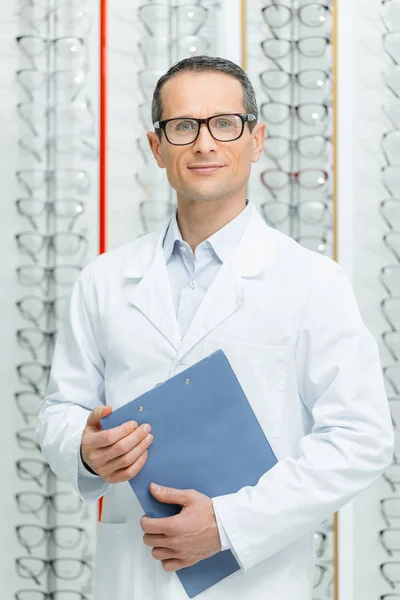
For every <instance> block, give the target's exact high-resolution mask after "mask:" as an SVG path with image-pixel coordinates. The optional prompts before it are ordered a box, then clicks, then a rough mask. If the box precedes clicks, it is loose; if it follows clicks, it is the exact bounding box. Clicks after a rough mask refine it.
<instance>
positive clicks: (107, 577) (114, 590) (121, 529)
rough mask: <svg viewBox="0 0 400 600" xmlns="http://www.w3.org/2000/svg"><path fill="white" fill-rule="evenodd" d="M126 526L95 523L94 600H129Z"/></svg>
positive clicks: (129, 558)
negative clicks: (114, 599)
mask: <svg viewBox="0 0 400 600" xmlns="http://www.w3.org/2000/svg"><path fill="white" fill-rule="evenodd" d="M128 531H129V529H128V524H127V523H102V522H100V523H98V524H97V534H96V560H95V596H94V597H95V598H96V600H110V598H118V600H132V593H131V570H132V569H131V547H130V543H129V534H128Z"/></svg>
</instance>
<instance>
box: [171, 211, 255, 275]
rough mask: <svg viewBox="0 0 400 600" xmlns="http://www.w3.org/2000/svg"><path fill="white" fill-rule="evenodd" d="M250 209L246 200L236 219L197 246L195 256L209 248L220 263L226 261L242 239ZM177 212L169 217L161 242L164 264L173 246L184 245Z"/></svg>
mask: <svg viewBox="0 0 400 600" xmlns="http://www.w3.org/2000/svg"><path fill="white" fill-rule="evenodd" d="M252 209H253V205H252V204H251V203H250V202H249V201H248V200H246V206H245V208H244V209H243V210H242V212H241V213H239V214H238V215H237V217H235V218H234V219H232V221H230V222H229V223H227V224H226V225H224V227H222V228H221V229H219V230H218V231H216V232H215V233H214V234H213V235H211V236H210V237H209V238H207V239H206V240H204V241H203V242H201V244H199V245H198V246H197V248H196V255H198V254H199V253H200V252H203V251H205V252H206V251H207V248H211V249H212V250H213V251H214V252H215V254H216V255H217V256H218V258H219V259H220V261H221V262H224V261H226V260H227V259H228V258H229V257H230V255H231V254H232V252H233V250H234V249H235V248H236V246H237V244H238V242H239V240H240V238H241V237H242V235H243V233H244V230H245V228H246V225H247V222H248V219H249V217H250V213H251V211H252ZM177 211H178V209H175V211H174V213H173V215H172V216H171V220H170V222H169V226H168V228H167V231H166V234H165V237H164V241H163V249H164V256H165V262H166V263H168V261H169V259H170V258H171V255H172V253H173V252H174V248H175V246H176V245H178V246H179V245H181V244H184V243H185V242H184V241H183V239H182V235H181V232H180V230H179V226H178V221H177Z"/></svg>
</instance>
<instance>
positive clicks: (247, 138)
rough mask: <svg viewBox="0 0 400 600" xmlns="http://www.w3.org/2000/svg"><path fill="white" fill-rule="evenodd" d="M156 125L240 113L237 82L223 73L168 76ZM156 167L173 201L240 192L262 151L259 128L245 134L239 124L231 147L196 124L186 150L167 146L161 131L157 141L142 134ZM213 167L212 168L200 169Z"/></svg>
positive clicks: (262, 128)
mask: <svg viewBox="0 0 400 600" xmlns="http://www.w3.org/2000/svg"><path fill="white" fill-rule="evenodd" d="M162 100H163V114H162V120H165V119H173V118H176V117H195V118H199V119H201V118H206V117H211V116H213V115H217V114H232V113H244V112H246V111H245V109H244V106H243V91H242V86H241V84H240V82H239V81H238V80H237V79H235V78H233V77H231V76H230V75H226V74H224V73H213V72H203V73H202V72H200V73H196V72H194V73H193V72H184V73H181V74H179V75H176V76H174V77H172V78H171V79H170V80H169V81H167V82H166V83H165V84H164V86H163V88H162ZM147 136H148V140H149V143H150V146H151V148H152V151H153V154H154V156H155V158H156V160H157V164H158V166H159V167H161V168H165V169H166V171H167V176H168V180H169V182H170V184H171V186H172V187H173V188H174V189H175V190H176V191H177V193H178V196H181V197H184V198H186V199H188V200H201V199H212V198H220V197H223V196H230V195H232V194H235V193H236V192H237V191H239V190H243V189H245V186H246V183H247V180H248V178H249V175H250V170H251V164H252V162H257V161H258V159H259V156H260V153H261V150H262V145H263V142H264V136H265V125H264V124H261V123H259V124H257V125H256V126H255V127H254V129H253V132H252V133H250V129H249V126H248V125H247V124H245V127H244V131H243V134H242V136H241V137H240V138H239V139H237V140H235V141H232V142H219V141H216V140H215V139H214V138H213V137H212V136H211V134H210V132H209V131H208V128H207V126H206V125H202V126H201V128H200V133H199V136H198V138H197V140H196V141H195V142H193V143H192V144H189V145H187V146H174V145H172V144H170V143H169V142H168V141H167V140H166V138H165V134H164V132H163V133H162V136H161V140H160V139H159V138H158V136H157V135H156V134H155V133H154V132H149V133H148V134H147ZM210 165H214V166H215V165H216V166H217V167H218V168H214V169H209V170H207V169H204V168H203V169H202V170H200V169H199V167H200V166H202V167H207V166H210Z"/></svg>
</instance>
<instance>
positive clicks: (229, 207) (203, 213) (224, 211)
mask: <svg viewBox="0 0 400 600" xmlns="http://www.w3.org/2000/svg"><path fill="white" fill-rule="evenodd" d="M245 207H246V198H245V196H244V195H243V196H241V197H238V198H235V199H233V198H213V199H211V200H195V201H193V200H192V201H188V200H186V199H184V198H180V197H179V195H178V214H177V220H178V227H179V230H180V232H181V236H182V239H183V240H184V241H185V242H186V243H187V244H188V245H189V246H190V247H191V249H192V252H193V253H194V252H195V250H196V248H197V246H198V245H199V244H201V242H204V240H206V239H208V238H209V237H210V236H211V235H213V234H214V233H216V232H217V231H219V230H220V229H222V227H224V226H225V225H227V224H228V223H229V222H230V221H232V220H233V219H234V218H235V217H237V216H238V215H239V214H240V213H241V212H242V211H243V210H244V209H245Z"/></svg>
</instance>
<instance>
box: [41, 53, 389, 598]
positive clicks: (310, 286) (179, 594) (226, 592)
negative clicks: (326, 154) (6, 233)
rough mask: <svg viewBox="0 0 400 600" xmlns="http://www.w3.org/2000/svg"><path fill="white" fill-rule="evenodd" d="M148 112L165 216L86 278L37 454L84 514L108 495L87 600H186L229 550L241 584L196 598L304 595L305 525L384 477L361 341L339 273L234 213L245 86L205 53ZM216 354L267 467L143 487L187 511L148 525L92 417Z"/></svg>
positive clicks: (232, 582) (371, 376)
mask: <svg viewBox="0 0 400 600" xmlns="http://www.w3.org/2000/svg"><path fill="white" fill-rule="evenodd" d="M152 110H153V114H152V116H153V122H154V124H155V132H149V133H148V140H149V143H150V146H151V149H152V152H153V154H154V157H155V160H156V161H157V164H158V166H159V167H160V168H165V169H166V172H167V176H168V179H169V182H170V184H171V186H172V187H173V188H174V189H175V190H176V192H177V213H176V214H174V215H173V217H172V219H171V220H170V222H168V223H166V224H165V226H163V228H162V230H161V231H157V232H155V233H150V234H147V235H145V236H142V237H140V238H138V239H137V240H135V241H133V242H132V243H130V244H127V245H125V246H123V247H121V248H118V249H116V250H113V251H111V252H109V253H106V254H104V255H102V256H100V257H98V258H97V259H96V260H94V261H93V262H92V263H90V264H89V265H88V266H87V267H85V269H83V271H82V273H81V275H80V277H79V278H78V281H77V282H76V284H75V286H74V289H73V292H72V296H71V302H70V306H69V310H68V311H67V314H66V316H65V320H64V322H63V325H62V327H61V329H60V333H59V339H58V342H57V346H56V349H55V354H54V360H53V365H52V370H51V376H50V382H49V388H48V395H47V397H46V399H45V402H44V405H43V407H42V409H41V412H40V417H39V426H38V430H37V433H38V439H39V440H40V443H41V446H42V450H43V453H44V456H45V457H46V459H47V460H48V461H49V463H50V465H51V467H52V469H53V470H54V472H55V473H57V474H58V475H59V476H61V477H65V478H67V479H69V480H71V481H72V482H73V483H74V485H75V487H76V489H77V491H78V493H79V495H80V496H81V497H82V498H83V499H84V500H85V501H87V502H93V501H95V500H96V499H98V498H100V497H101V496H102V495H105V497H104V503H103V517H102V522H101V523H100V524H99V528H98V535H97V555H96V584H97V587H96V600H111V599H114V598H118V600H184V599H185V598H187V595H186V592H185V590H184V588H183V587H182V585H181V584H180V581H179V579H178V577H177V575H176V571H177V570H178V569H181V568H183V567H186V566H189V565H192V564H195V563H196V562H198V561H200V560H203V559H205V558H207V557H209V556H212V555H213V554H215V553H216V552H219V551H220V550H224V549H226V548H231V549H232V551H233V552H234V554H235V556H236V557H237V560H238V562H239V564H240V566H241V569H240V570H239V571H237V572H236V573H234V574H232V575H231V576H230V577H228V578H226V579H225V580H223V581H221V582H219V583H218V584H216V585H214V586H212V587H211V588H209V589H208V590H206V591H205V592H203V594H202V595H201V598H202V599H203V598H204V600H233V599H235V598H237V599H240V600H261V599H265V600H277V599H278V598H279V599H281V600H295V599H296V600H311V597H312V586H313V572H314V531H315V528H316V527H317V526H318V525H319V524H320V523H321V522H322V521H323V520H325V519H326V518H327V517H329V516H331V515H332V513H333V512H334V511H336V510H337V509H339V508H340V507H341V506H343V505H344V504H345V503H347V502H348V501H349V500H350V499H352V498H353V497H354V496H355V495H356V494H357V493H358V492H360V490H362V489H363V488H365V487H366V486H368V485H370V484H371V483H372V482H373V481H374V480H375V479H376V478H377V477H378V476H379V475H380V474H381V473H382V472H383V471H384V469H385V468H386V467H387V466H388V465H389V464H390V462H391V458H392V452H393V431H392V426H391V420H390V415H389V409H388V403H387V398H386V395H385V389H384V384H383V380H382V374H381V367H380V363H379V355H378V348H377V344H376V342H375V340H374V339H373V337H372V335H371V334H370V333H369V331H368V329H367V328H366V326H365V324H364V323H363V321H362V319H361V317H360V314H359V311H358V308H357V304H356V300H355V297H354V294H353V292H352V289H351V286H350V285H349V282H348V280H347V278H346V275H345V274H344V271H343V269H342V268H341V267H340V266H339V265H338V264H336V263H335V262H334V261H333V260H331V259H330V258H328V257H324V256H321V255H319V254H317V253H314V252H311V251H310V250H307V249H305V248H303V247H302V246H300V245H299V244H297V243H296V242H295V241H294V240H292V239H291V238H290V237H288V236H286V235H284V234H282V233H280V232H278V231H277V230H274V229H273V228H271V227H268V226H267V225H266V223H265V222H264V220H263V219H262V218H261V216H260V215H259V213H258V211H257V209H256V207H255V206H254V205H253V204H252V203H251V202H247V203H246V183H247V181H248V178H249V174H250V169H251V164H252V163H255V162H257V161H258V159H259V157H260V154H261V151H262V146H263V143H264V135H265V125H264V124H262V123H258V122H257V105H256V100H255V95H254V90H253V88H252V86H251V83H250V82H249V80H248V78H247V76H246V74H245V73H244V72H243V71H242V70H241V69H240V68H239V67H238V66H236V65H234V64H233V63H231V62H229V61H227V60H223V59H220V58H210V57H201V56H200V57H195V58H190V59H186V60H183V61H181V62H180V63H178V64H177V65H175V66H174V67H172V68H171V69H170V70H169V71H168V73H167V74H166V75H164V76H163V77H162V78H161V79H160V81H159V82H158V85H157V87H156V90H155V92H154V98H153V107H152ZM218 348H222V349H223V350H224V352H225V353H226V355H227V357H228V359H229V361H230V362H231V364H232V366H233V368H234V370H235V372H236V375H237V376H238V378H239V381H240V383H241V384H242V387H243V388H244V391H245V393H246V395H247V397H248V400H249V402H250V403H251V405H252V407H253V410H254V412H255V414H256V416H257V418H258V420H259V422H260V424H261V426H262V428H263V430H264V432H265V434H266V436H267V438H268V439H269V441H270V443H271V446H272V448H273V450H274V452H275V454H276V456H277V458H278V463H277V464H276V465H275V466H274V467H273V468H272V469H270V470H269V471H267V472H266V473H265V474H264V475H263V476H262V477H261V478H260V480H259V481H258V483H257V485H255V486H254V487H250V486H247V487H244V488H242V489H241V490H239V491H238V492H237V493H236V494H229V495H226V496H219V497H217V498H208V497H207V496H205V495H203V494H201V493H199V492H197V491H196V490H175V489H168V488H162V489H161V490H160V491H156V489H155V488H153V485H151V486H150V489H151V492H152V493H153V495H154V496H155V497H156V498H157V499H158V500H159V501H161V502H166V503H174V504H175V503H176V504H180V505H182V507H183V509H182V511H181V512H180V513H179V514H178V515H176V516H174V517H170V518H167V519H150V518H147V517H144V516H143V511H142V509H141V506H140V504H139V502H138V501H137V499H136V497H135V495H134V494H133V493H132V490H131V488H130V486H129V484H128V482H127V481H128V479H130V478H132V477H134V476H135V475H136V474H137V473H138V472H139V471H140V470H141V469H142V468H143V466H144V465H145V462H146V456H147V452H151V443H152V442H151V439H150V440H148V441H146V439H145V438H146V436H147V433H146V432H145V431H143V428H142V426H141V427H137V423H136V422H133V423H132V424H130V423H127V424H125V425H123V426H121V427H118V428H115V429H113V430H110V431H103V430H102V429H101V426H100V424H99V418H100V416H104V415H106V414H109V412H110V411H111V410H112V409H114V408H116V407H119V406H121V405H123V404H124V403H126V402H128V401H129V400H131V399H133V398H135V397H137V396H139V395H140V394H142V393H144V392H145V391H147V390H148V389H150V388H152V387H153V386H154V385H156V384H157V383H158V382H160V381H163V380H165V379H167V378H168V377H171V376H173V375H174V374H176V373H178V372H179V371H181V370H183V369H184V368H186V367H187V366H189V365H191V364H193V363H195V362H197V361H198V360H200V359H201V358H204V357H205V356H207V355H208V354H210V353H211V352H213V351H215V350H216V349H218ZM178 418H179V417H178ZM226 418H227V419H229V415H227V416H226ZM156 441H157V440H155V439H154V443H156ZM249 444H251V439H249ZM155 483H157V482H155Z"/></svg>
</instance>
